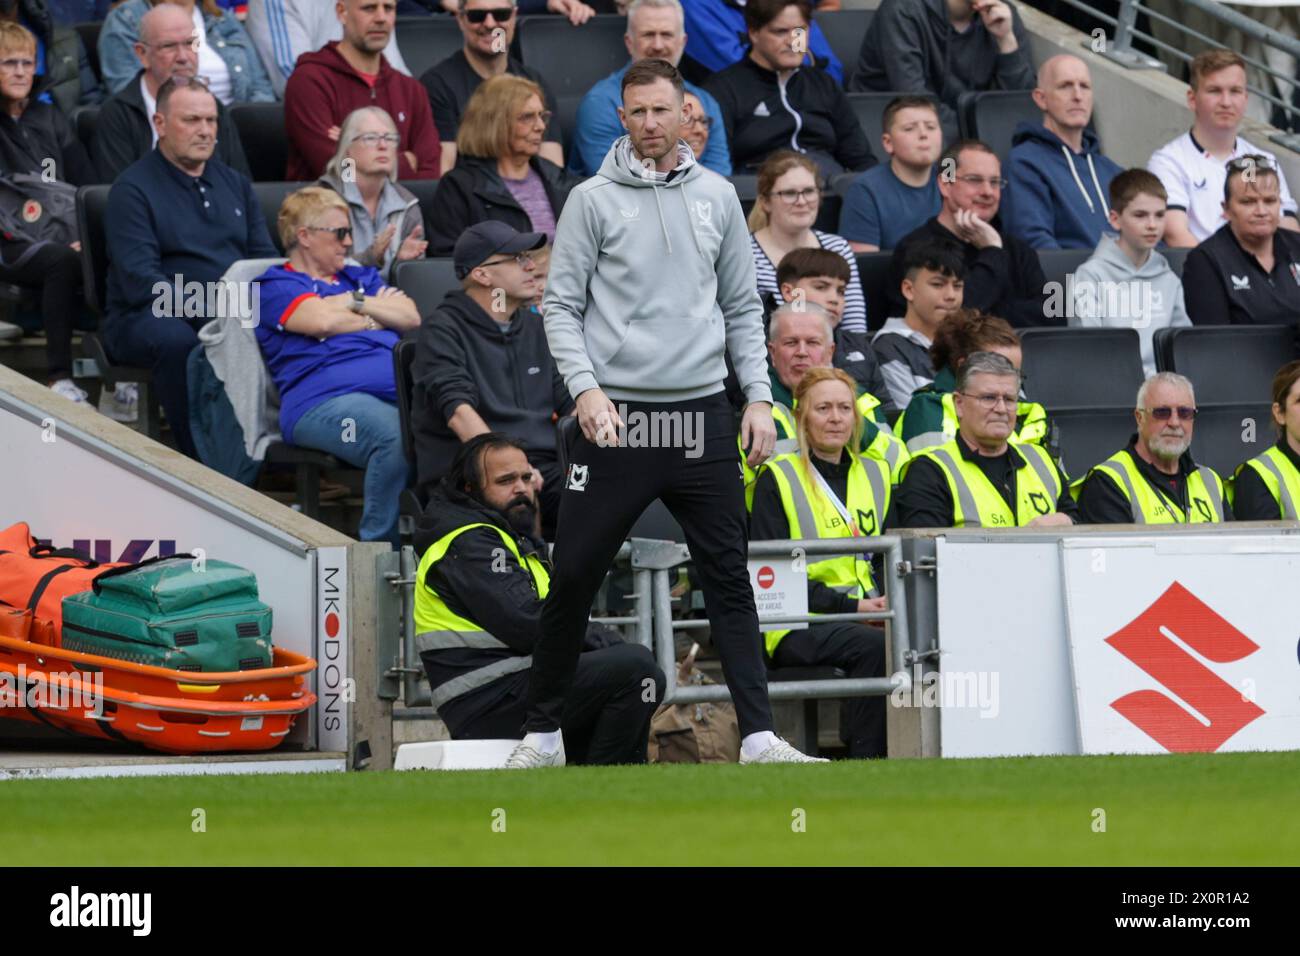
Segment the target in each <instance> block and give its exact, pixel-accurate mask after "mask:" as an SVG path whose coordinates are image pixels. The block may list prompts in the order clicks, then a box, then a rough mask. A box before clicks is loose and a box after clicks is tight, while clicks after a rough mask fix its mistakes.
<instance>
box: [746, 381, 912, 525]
mask: <svg viewBox="0 0 1300 956" xmlns="http://www.w3.org/2000/svg"><path fill="white" fill-rule="evenodd" d="M856 405H857V409H858V414H859V415H861V416H862V417H863V418H866V419H869V420H870V421H871V423H872V424H873V425H875V426H876V428H877V429H879V430H878V431H877V432H876V437H875V438H873V439H872V440H871V442H870V443H869V444H868V445H867V447H866V448H863V449H860V450H861V452H862V454H864V455H866V456H867V457H868V458H874V459H875V460H876V461H881V462H884V463H885V464H886V465H887V466H888V467H889V476H890V481H891V482H893V483H895V484H896V483H897V482H898V480H899V476H900V475H901V474H902V469H903V465H905V464H907V460H908V458H910V457H911V456H910V455H909V454H908V452H907V446H906V445H904V444H903V442H902V441H901V440H900V439H899V438H898V436H897V435H895V434H893V432H892V431H890V428H889V426H888V425H885V424H882V423H880V422H877V421H876V420H875V416H874V415H873V414H872V413H873V412H874V410H875V409H876V408H877V407H878V406H879V405H880V399H878V398H876V397H875V396H874V395H872V394H870V393H869V392H863V393H862V394H861V395H859V396H858V399H857V402H856ZM772 420H773V421H774V422H775V423H776V447H775V448H774V449H773V450H772V457H773V458H775V457H776V456H777V455H785V454H789V453H791V452H797V451H798V450H799V438H798V434H799V433H798V432H797V431H796V430H795V425H794V412H793V411H791V410H790V409H789V408H787V407H786V406H785V405H782V404H780V403H779V402H773V403H772ZM736 446H737V447H738V448H739V449H740V471H741V474H742V475H744V478H745V510H746V511H753V510H754V484H755V482H757V481H758V472H757V471H755V470H754V469H753V468H752V467H750V464H749V462H748V461H747V460H746V456H745V444H744V437H743V436H741V435H737V436H736Z"/></svg>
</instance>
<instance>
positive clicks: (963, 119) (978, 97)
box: [957, 90, 1043, 172]
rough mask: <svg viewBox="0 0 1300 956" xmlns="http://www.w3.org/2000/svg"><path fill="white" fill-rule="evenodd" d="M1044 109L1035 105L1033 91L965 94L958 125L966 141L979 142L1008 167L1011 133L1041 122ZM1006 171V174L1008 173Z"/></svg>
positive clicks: (959, 110) (958, 112)
mask: <svg viewBox="0 0 1300 956" xmlns="http://www.w3.org/2000/svg"><path fill="white" fill-rule="evenodd" d="M1042 118H1043V113H1042V110H1040V109H1039V108H1038V107H1037V106H1035V105H1034V98H1033V92H1032V91H1031V90H990V91H985V92H969V93H963V94H961V96H960V97H958V99H957V122H958V124H959V126H960V128H961V135H962V139H979V140H983V141H984V142H985V143H988V145H989V146H990V147H991V148H992V149H993V152H995V153H997V155H998V158H999V159H1001V160H1002V163H1003V165H1004V166H1005V165H1006V161H1007V154H1008V153H1010V152H1011V134H1012V133H1014V132H1015V129H1016V127H1017V126H1018V125H1020V123H1021V122H1023V121H1025V120H1028V121H1030V122H1033V123H1037V122H1041V121H1042ZM1004 172H1005V171H1004Z"/></svg>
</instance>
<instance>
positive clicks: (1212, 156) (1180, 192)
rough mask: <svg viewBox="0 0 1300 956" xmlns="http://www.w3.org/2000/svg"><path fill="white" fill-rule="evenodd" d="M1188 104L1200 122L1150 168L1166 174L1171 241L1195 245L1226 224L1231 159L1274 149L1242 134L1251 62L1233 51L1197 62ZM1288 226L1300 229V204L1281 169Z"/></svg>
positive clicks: (1212, 54) (1153, 159)
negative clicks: (1226, 186)
mask: <svg viewBox="0 0 1300 956" xmlns="http://www.w3.org/2000/svg"><path fill="white" fill-rule="evenodd" d="M1191 74H1192V76H1191V88H1190V89H1188V91H1187V105H1188V107H1190V108H1191V110H1192V113H1193V114H1194V115H1195V117H1196V120H1195V122H1194V123H1193V124H1192V128H1191V130H1190V131H1188V132H1186V133H1184V134H1183V135H1182V136H1179V137H1178V138H1177V139H1175V140H1174V141H1173V142H1170V143H1166V144H1165V145H1164V146H1162V147H1160V148H1159V149H1158V150H1156V151H1155V152H1154V153H1153V154H1152V155H1151V159H1150V160H1149V161H1148V162H1147V169H1149V170H1151V172H1153V173H1155V174H1156V175H1157V176H1158V177H1160V182H1161V183H1163V184H1164V187H1165V190H1166V191H1167V192H1168V193H1169V206H1168V210H1167V211H1166V213H1165V242H1166V243H1168V244H1169V245H1171V246H1186V247H1191V246H1195V245H1198V244H1199V243H1201V242H1202V241H1203V240H1205V239H1207V238H1209V237H1210V236H1211V235H1213V234H1214V233H1215V232H1216V231H1217V230H1218V229H1219V227H1220V226H1222V225H1223V223H1224V219H1223V182H1224V180H1225V179H1226V178H1227V175H1228V174H1227V163H1228V162H1229V161H1231V160H1234V159H1238V158H1239V157H1241V156H1248V155H1260V156H1265V157H1267V158H1268V159H1269V160H1270V162H1272V164H1273V165H1274V166H1275V167H1276V166H1277V158H1276V157H1275V156H1274V155H1273V154H1272V153H1270V152H1268V150H1264V149H1260V148H1259V147H1258V146H1255V145H1254V144H1252V143H1250V142H1249V141H1247V140H1245V139H1242V138H1241V137H1239V136H1238V135H1237V130H1238V129H1239V128H1240V127H1241V119H1242V117H1243V116H1244V115H1245V113H1246V99H1247V97H1248V96H1249V94H1248V93H1247V91H1246V63H1245V61H1244V60H1242V58H1241V57H1240V56H1238V55H1237V54H1236V53H1233V52H1232V51H1231V50H1206V51H1204V52H1202V53H1198V54H1197V55H1196V57H1195V58H1194V59H1193V60H1192V66H1191ZM1278 178H1279V179H1280V180H1281V183H1280V184H1281V187H1282V228H1283V229H1291V230H1295V231H1300V223H1297V221H1296V202H1295V200H1294V199H1292V198H1291V191H1290V190H1289V189H1288V188H1287V184H1286V178H1285V177H1284V176H1283V175H1282V173H1281V171H1280V169H1279V171H1278Z"/></svg>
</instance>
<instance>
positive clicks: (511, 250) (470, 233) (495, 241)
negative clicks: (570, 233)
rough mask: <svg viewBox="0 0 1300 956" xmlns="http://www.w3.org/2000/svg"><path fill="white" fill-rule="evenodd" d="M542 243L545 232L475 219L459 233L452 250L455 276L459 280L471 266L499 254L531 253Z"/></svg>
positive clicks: (474, 266) (478, 264)
mask: <svg viewBox="0 0 1300 956" xmlns="http://www.w3.org/2000/svg"><path fill="white" fill-rule="evenodd" d="M544 245H546V234H545V233H541V232H516V231H515V230H514V229H512V228H510V226H507V225H506V224H505V223H504V222H497V221H495V220H489V221H487V222H478V223H475V224H474V225H472V226H470V227H469V228H468V229H466V230H465V231H464V232H462V233H461V234H460V238H459V239H457V240H456V248H455V249H454V250H453V251H452V254H451V255H452V263H453V265H454V266H455V268H456V278H457V279H463V278H465V277H466V276H467V275H469V272H470V270H471V269H474V268H476V267H477V266H481V265H482V264H483V263H485V262H487V261H488V260H489V259H491V258H492V257H493V256H495V255H498V254H500V253H504V254H506V255H514V254H516V253H520V252H532V251H533V250H534V249H540V248H542V246H544Z"/></svg>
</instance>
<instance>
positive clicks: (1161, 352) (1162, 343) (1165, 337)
mask: <svg viewBox="0 0 1300 956" xmlns="http://www.w3.org/2000/svg"><path fill="white" fill-rule="evenodd" d="M1177 331H1178V330H1177V329H1168V328H1166V329H1156V334H1155V335H1153V336H1152V337H1151V350H1152V351H1153V352H1155V356H1156V371H1157V372H1172V371H1173V370H1174V360H1173V353H1172V351H1171V350H1170V348H1169V345H1170V343H1171V342H1172V341H1173V334H1174V333H1175V332H1177Z"/></svg>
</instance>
